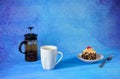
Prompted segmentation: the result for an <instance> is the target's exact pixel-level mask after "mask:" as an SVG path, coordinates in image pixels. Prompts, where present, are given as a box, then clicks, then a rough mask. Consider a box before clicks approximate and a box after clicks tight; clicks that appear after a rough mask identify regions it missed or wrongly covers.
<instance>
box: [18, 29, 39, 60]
mask: <svg viewBox="0 0 120 79" xmlns="http://www.w3.org/2000/svg"><path fill="white" fill-rule="evenodd" d="M28 29H29V30H30V33H28V34H25V35H24V37H25V38H24V39H25V40H24V41H22V42H21V43H20V45H19V51H20V52H21V53H23V54H25V60H26V61H30V62H32V61H37V59H38V50H37V34H34V33H32V32H31V31H32V29H33V27H28ZM23 45H25V46H24V47H25V51H22V46H23Z"/></svg>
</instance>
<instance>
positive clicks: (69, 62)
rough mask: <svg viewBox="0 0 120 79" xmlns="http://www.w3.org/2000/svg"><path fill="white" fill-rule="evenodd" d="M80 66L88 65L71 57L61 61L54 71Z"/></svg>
mask: <svg viewBox="0 0 120 79" xmlns="http://www.w3.org/2000/svg"><path fill="white" fill-rule="evenodd" d="M82 65H89V64H88V63H85V62H82V61H80V60H79V59H78V58H77V57H73V58H69V59H66V60H62V61H61V62H60V63H59V64H57V65H56V67H55V69H61V68H69V67H76V66H82Z"/></svg>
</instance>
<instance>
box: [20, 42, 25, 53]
mask: <svg viewBox="0 0 120 79" xmlns="http://www.w3.org/2000/svg"><path fill="white" fill-rule="evenodd" d="M23 44H27V41H22V42H21V43H20V45H19V51H20V52H21V53H23V54H25V52H23V51H22V49H21V48H22V45H23Z"/></svg>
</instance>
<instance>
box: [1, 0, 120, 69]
mask: <svg viewBox="0 0 120 79" xmlns="http://www.w3.org/2000/svg"><path fill="white" fill-rule="evenodd" d="M28 26H33V27H34V29H33V32H34V33H36V34H38V51H39V47H40V46H41V45H46V44H52V45H56V46H58V49H59V50H60V51H62V52H63V53H64V58H67V57H69V56H71V55H73V56H76V55H77V54H78V53H80V52H82V50H83V49H84V48H85V47H86V46H88V45H90V46H92V47H93V48H94V49H95V50H97V52H100V53H103V54H108V52H106V51H107V50H110V49H116V50H117V49H118V50H119V49H120V41H119V40H120V0H0V66H1V69H2V68H4V67H5V66H6V64H4V63H7V66H9V65H11V64H12V65H14V64H15V63H18V61H19V62H21V61H22V60H24V55H23V54H21V53H20V52H19V51H18V46H19V44H20V42H21V41H23V40H24V34H26V33H28V32H29V31H28V29H27V27H28ZM103 50H104V51H103ZM117 53H119V52H117ZM109 54H110V52H109ZM8 63H9V65H8Z"/></svg>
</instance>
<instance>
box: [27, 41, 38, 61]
mask: <svg viewBox="0 0 120 79" xmlns="http://www.w3.org/2000/svg"><path fill="white" fill-rule="evenodd" d="M25 51H26V55H25V59H26V60H27V61H36V60H37V43H36V41H28V43H27V44H26V45H25Z"/></svg>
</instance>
